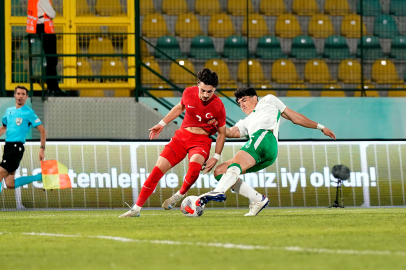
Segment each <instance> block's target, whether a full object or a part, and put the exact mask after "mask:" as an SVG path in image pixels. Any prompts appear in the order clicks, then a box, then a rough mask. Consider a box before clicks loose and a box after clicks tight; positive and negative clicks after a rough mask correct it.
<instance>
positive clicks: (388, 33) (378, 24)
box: [374, 14, 399, 38]
mask: <svg viewBox="0 0 406 270" xmlns="http://www.w3.org/2000/svg"><path fill="white" fill-rule="evenodd" d="M374 35H375V36H378V37H380V38H393V37H395V36H398V35H399V29H398V26H397V25H396V21H395V19H394V18H393V17H392V16H390V15H386V14H382V15H379V16H377V17H376V18H375V23H374Z"/></svg>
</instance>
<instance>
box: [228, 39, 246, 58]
mask: <svg viewBox="0 0 406 270" xmlns="http://www.w3.org/2000/svg"><path fill="white" fill-rule="evenodd" d="M223 54H224V57H226V58H230V59H245V58H247V41H246V40H245V38H243V37H242V36H229V37H228V38H226V40H225V42H224V50H223Z"/></svg>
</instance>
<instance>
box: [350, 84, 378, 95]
mask: <svg viewBox="0 0 406 270" xmlns="http://www.w3.org/2000/svg"><path fill="white" fill-rule="evenodd" d="M361 88H362V86H361V85H358V86H357V89H361ZM374 88H375V86H373V85H372V84H364V89H374ZM365 94H366V96H367V97H379V93H378V91H376V90H365ZM354 97H361V91H355V93H354Z"/></svg>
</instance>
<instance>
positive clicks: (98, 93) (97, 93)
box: [79, 89, 105, 97]
mask: <svg viewBox="0 0 406 270" xmlns="http://www.w3.org/2000/svg"><path fill="white" fill-rule="evenodd" d="M79 96H80V97H105V95H104V92H103V90H96V89H86V90H80V94H79Z"/></svg>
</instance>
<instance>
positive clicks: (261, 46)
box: [255, 35, 287, 59]
mask: <svg viewBox="0 0 406 270" xmlns="http://www.w3.org/2000/svg"><path fill="white" fill-rule="evenodd" d="M255 56H256V57H258V58H262V59H281V58H287V56H286V55H285V54H283V52H282V48H281V44H280V42H279V39H278V38H277V37H274V36H269V35H265V36H262V37H260V38H259V40H258V45H257V50H256V52H255Z"/></svg>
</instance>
